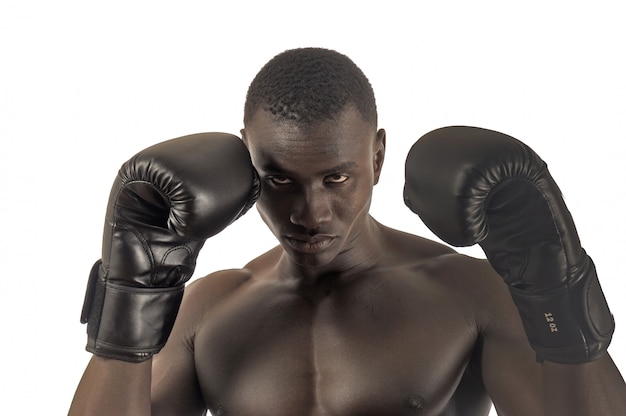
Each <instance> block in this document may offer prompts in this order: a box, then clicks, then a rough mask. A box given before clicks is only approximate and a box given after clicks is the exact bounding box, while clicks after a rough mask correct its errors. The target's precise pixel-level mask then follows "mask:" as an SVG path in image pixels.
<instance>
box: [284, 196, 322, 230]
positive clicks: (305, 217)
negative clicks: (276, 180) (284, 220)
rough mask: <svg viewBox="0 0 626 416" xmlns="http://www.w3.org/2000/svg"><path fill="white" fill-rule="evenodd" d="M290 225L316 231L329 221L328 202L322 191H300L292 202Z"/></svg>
mask: <svg viewBox="0 0 626 416" xmlns="http://www.w3.org/2000/svg"><path fill="white" fill-rule="evenodd" d="M289 219H290V220H291V223H292V224H295V225H299V226H302V227H304V228H306V229H307V230H317V229H319V228H320V227H321V226H323V225H325V224H327V223H328V222H329V221H330V219H331V209H330V201H329V199H328V196H327V195H325V192H324V191H323V190H315V189H302V190H301V192H299V194H298V196H297V197H296V198H295V200H294V201H293V207H292V210H291V215H290V218H289Z"/></svg>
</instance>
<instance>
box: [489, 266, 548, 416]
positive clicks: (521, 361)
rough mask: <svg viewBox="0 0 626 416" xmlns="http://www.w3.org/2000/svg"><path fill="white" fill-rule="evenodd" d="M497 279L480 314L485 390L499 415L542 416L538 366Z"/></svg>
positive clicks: (510, 303)
mask: <svg viewBox="0 0 626 416" xmlns="http://www.w3.org/2000/svg"><path fill="white" fill-rule="evenodd" d="M496 278H497V279H498V280H496ZM499 279H500V278H499V276H495V278H494V280H493V284H494V285H493V286H492V287H491V288H490V289H489V292H488V293H487V298H488V301H487V302H485V303H484V307H485V308H484V309H483V310H482V313H483V318H482V320H483V322H482V323H483V327H482V328H481V355H480V362H481V372H482V376H483V381H484V383H485V388H486V389H487V392H488V394H489V396H490V397H491V399H492V401H493V402H494V405H495V407H496V409H497V410H498V412H499V413H498V414H499V415H505V416H517V415H519V416H522V415H529V414H533V415H542V414H543V410H542V401H543V393H542V380H541V379H542V377H541V365H540V364H539V363H537V361H536V359H535V353H534V351H533V350H532V349H531V347H530V345H529V343H528V340H527V338H526V334H525V332H524V328H523V326H522V321H521V318H520V317H519V313H518V311H517V308H516V307H515V304H514V303H513V301H512V299H511V297H510V294H509V292H508V289H507V288H506V286H505V285H504V284H503V282H502V281H501V280H499Z"/></svg>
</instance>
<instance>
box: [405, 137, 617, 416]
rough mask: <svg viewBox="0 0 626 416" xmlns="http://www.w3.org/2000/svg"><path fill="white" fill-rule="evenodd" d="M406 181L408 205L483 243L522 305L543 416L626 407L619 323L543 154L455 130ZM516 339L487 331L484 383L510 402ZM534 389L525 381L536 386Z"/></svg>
mask: <svg viewBox="0 0 626 416" xmlns="http://www.w3.org/2000/svg"><path fill="white" fill-rule="evenodd" d="M406 178H407V183H406V186H405V202H406V203H407V205H408V206H409V207H410V208H411V209H412V210H413V211H414V212H415V213H417V214H418V215H420V217H421V218H422V220H423V221H424V223H425V224H426V225H427V226H428V227H429V228H430V229H431V230H432V231H433V232H434V233H435V234H437V235H438V236H439V237H440V238H441V239H443V240H444V241H446V242H448V243H449V244H452V245H456V246H467V245H472V244H476V243H478V244H479V245H480V246H481V248H482V249H483V251H484V252H485V254H486V256H487V259H488V260H489V263H490V264H491V266H492V267H493V269H494V270H495V271H496V272H497V273H498V274H499V275H500V276H501V277H502V279H503V280H504V282H505V283H506V287H508V292H509V295H508V296H507V297H508V298H510V299H512V300H513V304H514V306H515V307H514V308H509V309H512V310H515V309H516V310H517V312H518V313H519V317H520V318H521V323H522V327H523V331H517V332H520V333H525V334H526V338H527V340H528V342H527V343H529V344H530V346H531V347H532V349H533V350H534V352H535V355H536V361H537V362H540V363H542V364H541V377H540V379H541V380H540V381H541V386H542V387H541V388H542V391H541V397H542V399H541V403H542V407H543V413H544V414H545V415H550V416H552V415H579V414H580V415H589V414H593V415H594V416H595V415H614V414H616V413H614V411H615V409H619V408H620V407H621V408H622V409H623V407H624V403H625V400H626V394H624V393H625V389H626V386H625V385H624V381H623V379H622V378H621V376H620V375H619V372H618V371H617V369H616V368H615V365H613V363H612V362H611V360H610V358H609V357H608V353H607V348H608V346H609V343H610V341H611V337H612V335H613V331H614V328H615V325H614V322H613V317H612V315H611V313H610V311H609V308H608V305H607V303H606V299H605V298H604V295H603V293H602V289H601V287H600V283H599V281H598V277H597V275H596V270H595V267H594V264H593V261H592V260H591V258H590V257H589V256H588V255H587V253H586V252H585V251H584V250H583V248H582V247H581V245H580V241H579V239H578V234H577V232H576V228H575V226H574V223H573V220H572V218H571V215H570V213H569V211H568V210H567V208H566V206H565V203H564V201H563V198H562V196H561V193H560V190H559V189H558V186H557V185H556V183H555V182H554V180H553V179H552V177H551V176H550V174H549V172H548V170H547V167H546V164H545V163H544V162H543V161H542V160H541V159H540V158H539V156H538V155H537V154H536V153H534V152H533V151H532V149H530V148H528V146H526V145H524V144H523V143H522V142H520V141H518V140H516V139H514V138H512V137H510V136H507V135H504V134H502V133H498V132H495V131H491V130H485V129H480V128H474V127H461V126H457V127H447V128H442V129H438V130H435V131H432V132H430V133H428V134H426V135H425V136H423V137H422V138H421V139H420V140H418V142H417V143H416V144H415V145H414V146H413V148H412V149H411V152H410V153H409V156H408V158H407V175H406ZM500 296H502V295H500ZM494 312H498V311H496V310H494ZM498 313H499V312H498ZM498 319H500V317H498ZM493 321H495V320H492V322H493ZM513 331H514V330H513V329H511V328H510V327H505V326H502V325H500V324H498V323H496V324H493V325H490V326H489V331H487V332H486V333H485V350H484V352H483V357H484V359H485V362H484V365H485V366H486V372H485V377H486V378H492V382H491V385H492V389H495V390H498V389H500V390H503V391H504V394H503V395H502V396H503V397H504V398H505V401H510V397H511V395H509V396H508V397H507V391H510V387H509V386H507V387H502V388H501V387H498V386H497V383H498V382H506V383H509V384H510V385H513V386H515V387H521V386H520V385H518V383H516V382H515V381H512V380H511V379H507V377H506V376H505V375H501V374H499V372H502V370H501V369H499V368H498V367H499V365H501V364H502V362H503V361H504V356H505V355H507V354H508V351H509V348H511V347H514V346H513V345H512V343H511V342H510V339H511V335H513V336H515V334H513ZM510 351H514V352H515V351H516V350H515V349H512V350H510ZM509 359H512V360H516V359H521V355H519V354H518V356H514V357H509ZM524 362H526V363H527V362H528V361H524ZM511 377H513V376H511ZM532 382H533V380H532V379H528V380H526V386H527V388H528V387H530V388H532V386H531V383H532ZM496 394H497V393H496ZM513 394H514V393H513ZM515 411H516V410H515V409H514V408H510V411H509V412H508V413H507V412H505V413H504V414H509V413H511V412H515ZM512 414H516V413H512Z"/></svg>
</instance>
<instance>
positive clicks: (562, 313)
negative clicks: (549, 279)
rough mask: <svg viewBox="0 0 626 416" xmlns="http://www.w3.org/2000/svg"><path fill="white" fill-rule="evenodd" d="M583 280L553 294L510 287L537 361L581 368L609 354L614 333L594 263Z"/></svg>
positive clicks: (611, 319) (613, 325)
mask: <svg viewBox="0 0 626 416" xmlns="http://www.w3.org/2000/svg"><path fill="white" fill-rule="evenodd" d="M589 261H590V268H589V270H588V271H587V272H586V273H585V274H584V276H583V277H582V278H581V279H579V280H577V281H575V282H574V283H570V284H568V285H567V286H564V287H559V288H556V289H554V290H552V291H546V292H541V293H533V292H530V291H527V290H524V289H518V288H515V287H509V289H510V291H511V296H512V297H513V300H514V302H515V304H516V306H517V308H518V310H519V313H520V316H521V318H522V322H523V324H524V329H525V330H526V335H527V337H528V340H529V341H530V344H531V346H532V347H533V349H534V350H535V351H536V353H537V361H539V362H542V361H544V360H546V361H551V362H556V363H561V364H581V363H586V362H589V361H593V360H595V359H597V358H599V357H600V356H602V354H603V353H604V352H605V351H606V349H607V347H608V345H609V343H610V342H611V337H612V335H613V332H614V330H615V323H614V320H613V316H612V315H611V312H610V311H609V307H608V305H607V302H606V299H605V297H604V294H603V293H602V289H601V287H600V283H599V282H598V277H597V275H596V273H595V268H594V267H593V263H591V259H589Z"/></svg>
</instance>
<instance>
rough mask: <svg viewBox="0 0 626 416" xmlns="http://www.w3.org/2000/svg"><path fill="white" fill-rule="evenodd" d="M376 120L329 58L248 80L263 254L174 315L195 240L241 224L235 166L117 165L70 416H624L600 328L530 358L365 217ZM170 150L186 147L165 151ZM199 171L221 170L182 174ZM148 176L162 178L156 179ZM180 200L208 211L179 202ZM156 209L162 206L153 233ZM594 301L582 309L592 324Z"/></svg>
mask: <svg viewBox="0 0 626 416" xmlns="http://www.w3.org/2000/svg"><path fill="white" fill-rule="evenodd" d="M376 114H377V113H376V105H375V100H374V94H373V92H372V89H371V87H370V85H369V82H368V81H367V78H366V77H365V76H364V75H363V74H362V72H361V71H360V70H359V69H358V68H357V67H356V66H355V65H354V63H353V62H352V61H350V60H349V59H348V58H347V57H345V56H343V55H341V54H338V53H336V52H334V51H328V50H323V49H314V48H306V49H297V50H291V51H287V52H284V53H282V54H280V55H278V56H277V57H275V58H274V59H272V60H271V61H270V62H269V63H268V64H267V65H266V66H265V67H264V68H263V69H262V70H261V71H260V72H259V74H258V75H257V77H256V78H255V79H254V80H253V82H252V84H251V86H250V89H249V92H248V96H247V100H246V105H245V111H244V129H243V130H242V131H241V134H242V140H243V143H244V144H245V147H246V149H247V150H248V151H249V153H250V157H251V161H252V164H253V165H254V168H255V170H256V172H258V181H259V182H258V183H256V185H258V186H260V196H259V199H258V200H257V201H256V205H257V209H258V211H259V213H260V214H261V217H262V218H263V220H264V221H265V223H266V224H267V225H268V227H269V228H270V230H271V231H272V232H273V233H274V235H275V236H276V238H277V239H278V241H279V243H280V245H279V246H277V247H275V248H274V249H272V250H270V251H269V252H267V253H265V254H262V255H261V256H259V257H257V258H256V259H254V260H252V261H251V262H250V263H248V264H247V265H246V266H245V267H244V268H243V269H240V270H226V271H220V272H217V273H214V274H212V275H209V276H207V277H205V278H202V279H199V280H197V281H195V282H194V283H193V284H191V285H189V287H188V288H187V289H186V290H185V294H184V299H183V301H182V304H181V306H180V310H179V311H178V314H177V316H176V308H177V299H179V298H178V297H179V296H180V293H182V289H178V288H181V287H182V284H183V283H184V281H185V280H186V279H188V278H189V275H190V271H193V264H194V261H195V256H197V252H198V250H199V249H200V247H201V245H202V241H204V240H203V239H205V238H207V237H209V236H210V235H213V234H215V233H216V232H219V230H220V229H222V228H223V227H224V226H226V225H227V224H228V223H229V222H230V221H232V220H233V219H234V218H236V217H237V216H239V215H241V214H242V213H243V212H244V211H245V210H246V209H247V208H248V207H249V205H250V204H251V203H252V202H253V201H254V199H255V198H256V196H258V195H257V194H258V192H257V191H258V190H257V189H256V188H255V181H253V180H249V177H250V174H249V168H248V167H247V166H246V160H245V159H246V157H245V155H243V154H241V153H238V152H239V151H238V150H232V148H231V144H230V143H231V142H228V145H226V144H225V143H226V142H227V140H226V139H228V138H224V137H219V138H218V139H219V140H214V141H212V142H211V143H213V142H220V144H219V145H216V146H218V147H216V148H212V149H211V151H210V152H207V155H202V157H203V158H204V159H202V158H200V157H199V158H198V159H197V160H196V159H194V157H193V156H194V154H195V153H198V152H201V151H202V150H201V149H204V147H202V146H199V145H198V144H197V143H196V142H194V140H196V139H197V138H191V139H189V138H183V140H182V141H181V140H180V139H179V141H176V142H172V143H167V142H166V143H165V144H163V145H161V147H159V146H157V147H155V148H153V149H152V148H151V149H148V150H147V151H146V152H144V153H143V154H142V155H139V156H137V157H136V158H134V159H131V161H130V162H129V164H127V165H125V167H124V169H123V170H122V173H121V175H122V176H123V177H124V179H119V180H118V182H116V185H115V186H114V190H113V192H112V198H114V201H115V202H114V203H111V205H110V209H109V211H108V212H107V227H109V228H108V229H109V231H106V230H105V244H104V247H103V259H102V262H101V263H97V265H96V267H94V271H93V272H92V277H91V279H90V289H89V290H88V295H87V300H86V309H85V311H84V315H85V318H84V321H87V322H89V326H88V332H89V342H88V349H89V350H90V351H92V352H94V354H95V355H94V357H93V359H92V361H91V362H90V363H89V365H88V367H87V369H86V371H85V374H84V376H83V379H82V380H81V383H80V385H79V387H78V389H77V392H76V396H75V398H74V402H73V403H72V408H71V410H70V414H89V415H95V414H115V415H120V414H133V415H134V414H137V415H144V414H146V415H147V414H153V415H193V414H198V415H200V414H203V413H204V412H205V411H206V410H207V409H208V410H210V412H211V413H212V414H213V415H216V416H217V415H252V414H254V415H272V416H277V415H320V416H321V415H342V416H348V415H413V414H420V415H442V416H443V415H446V416H450V415H487V414H488V412H489V409H490V406H491V403H492V401H493V403H495V406H496V408H497V409H498V412H499V414H502V415H507V416H515V415H519V416H526V415H590V414H594V415H620V414H626V394H625V393H626V386H625V384H624V381H623V379H622V378H621V375H620V374H619V371H618V370H617V368H616V367H615V365H614V364H613V362H612V361H611V359H610V357H609V355H608V353H607V352H606V346H607V345H608V341H607V338H608V339H610V333H612V321H610V322H608V323H607V319H606V316H605V315H606V314H605V315H602V316H601V317H602V319H603V320H604V321H603V322H601V323H602V324H604V325H605V326H607V328H608V329H607V331H605V332H607V333H608V335H606V334H604V335H605V337H604V338H602V336H600V337H598V340H597V342H595V341H594V340H593V339H591V338H592V337H589V338H590V339H589V340H587V339H585V340H584V341H585V342H586V343H587V342H589V345H592V347H593V346H596V347H597V348H595V349H594V348H592V347H590V348H587V345H585V348H584V351H583V354H582V358H580V354H578V352H576V354H573V353H572V354H570V352H569V350H568V352H567V353H562V351H561V349H558V351H557V352H554V349H550V348H548V349H542V347H541V346H537V347H536V348H535V351H533V349H532V348H531V346H530V345H529V339H528V338H527V332H528V327H527V328H525V327H524V325H527V326H528V325H529V324H528V323H527V322H526V321H524V322H522V319H520V313H519V312H518V310H520V311H521V310H523V309H520V308H521V307H520V304H518V305H517V307H516V304H515V303H514V301H513V299H512V296H511V292H510V290H509V288H508V287H507V285H506V284H504V283H503V279H502V277H501V276H500V275H498V274H497V273H496V272H495V271H494V269H493V268H492V266H490V264H489V263H488V262H487V261H485V260H478V259H473V258H470V257H467V256H463V255H460V254H457V253H456V252H455V251H454V250H452V249H451V248H449V247H448V246H444V245H442V244H440V243H436V242H433V241H429V240H426V239H423V238H420V237H417V236H413V235H409V234H406V233H403V232H401V231H397V230H393V229H390V228H388V227H385V226H384V225H382V224H380V223H378V222H377V221H376V220H375V219H374V218H372V217H371V216H370V214H369V206H370V202H371V197H372V189H373V186H374V185H375V184H376V183H377V181H378V178H379V176H380V173H381V169H382V166H383V162H384V157H385V144H386V136H385V131H384V130H382V129H378V127H377V116H376ZM222 139H224V144H221V140H222ZM235 141H237V142H238V140H235ZM189 143H191V145H189V146H190V147H189V149H191V151H180V154H178V153H176V152H178V149H180V147H181V146H187V145H188V144H189ZM233 146H234V145H233ZM174 149H176V150H174ZM174 153H176V154H174ZM190 154H191V155H192V156H189V155H190ZM154 155H157V156H154ZM429 157H430V156H429ZM157 158H159V159H158V160H159V163H155V162H154V161H155V160H156V159H157ZM181 158H182V159H184V162H181V161H180V160H179V159H181ZM207 158H210V159H211V163H215V164H219V162H220V159H221V160H227V161H228V163H227V164H226V165H224V164H221V165H219V167H218V168H216V171H217V172H218V173H219V174H218V173H215V172H213V173H212V174H207V173H202V174H201V173H199V172H200V170H201V168H200V166H201V167H202V169H204V168H205V167H206V165H207V164H209V163H208V162H207V160H206V159H207ZM146 160H147V161H149V163H147V162H145V161H146ZM162 160H166V161H167V163H166V162H163V163H161V161H162ZM131 162H132V163H131ZM154 165H159V167H157V168H154ZM129 166H130V167H129ZM170 166H175V168H171V167H170ZM150 169H162V170H168V169H169V172H168V175H165V176H166V177H167V179H162V178H161V177H162V176H164V175H152V174H146V173H145V171H149V170H150ZM126 170H131V171H132V173H130V174H128V175H127V174H126V173H125V172H126ZM138 172H139V173H138ZM172 172H174V174H172ZM446 172H447V171H446ZM159 173H161V172H159ZM137 174H140V175H143V176H141V177H140V179H132V180H128V179H125V178H126V177H127V176H132V175H137ZM442 176H445V175H442ZM146 177H150V179H149V180H150V181H152V182H151V185H150V186H151V187H150V191H146V188H142V187H144V186H145V182H146V180H147V179H146ZM153 177H154V178H156V179H154V178H153ZM171 178H173V179H171ZM181 178H182V179H181ZM238 178H246V179H245V180H244V179H241V180H239V179H238ZM231 179H232V180H235V179H236V182H235V184H232V183H229V185H228V186H222V184H221V181H230V180H231ZM196 180H197V181H199V183H201V185H202V186H196ZM187 181H188V182H189V183H191V185H190V186H189V188H190V189H192V190H191V191H189V190H187V191H185V190H183V191H182V192H183V195H182V196H181V195H179V192H181V191H180V190H179V188H180V187H178V186H172V185H171V182H175V184H176V182H179V183H180V184H187ZM203 181H204V182H203ZM407 186H408V187H409V189H408V190H407V200H408V202H409V205H410V206H411V204H413V203H412V202H411V201H410V200H411V198H414V196H413V195H412V192H411V189H410V188H411V186H410V185H407ZM217 188H219V190H218V191H215V195H217V196H215V195H213V194H211V195H208V196H207V195H205V194H204V192H207V193H208V191H205V189H211V190H213V189H217ZM153 189H156V190H157V191H152V190H153ZM232 189H235V190H236V191H232ZM233 192H234V194H236V197H232V194H233ZM189 194H193V195H194V196H195V195H196V194H202V195H203V197H202V198H195V199H198V200H210V201H212V202H211V203H206V204H205V205H203V206H202V208H201V209H200V208H198V207H196V206H192V205H188V204H190V203H189V201H190V200H192V199H194V198H188V196H189ZM164 200H169V201H174V202H172V203H171V205H172V207H170V205H169V203H165V202H163V201H164ZM230 201H234V202H232V203H231V202H230ZM177 203H179V204H183V205H184V206H185V209H179V208H176V204H177ZM427 203H428V202H427ZM430 204H431V205H432V206H434V207H436V208H437V203H436V201H434V202H432V203H430ZM414 205H415V206H411V207H412V209H415V210H416V212H422V211H420V210H419V209H418V208H417V205H419V204H417V203H415V204H414ZM215 206H218V208H223V207H224V206H227V208H223V209H216V208H214V207H215ZM163 207H167V208H168V209H171V210H177V211H176V215H174V216H171V215H170V217H169V218H168V219H167V222H168V225H167V227H166V226H164V225H163V223H164V222H165V221H164V219H163V215H162V213H163V211H164V210H165V208H163ZM207 207H210V209H209V208H207ZM438 208H440V209H439V210H440V211H445V209H444V208H443V207H438ZM144 211H148V212H149V213H151V214H149V215H148V214H144ZM208 211H211V212H208ZM217 211H219V215H218V214H216V213H215V212H217ZM190 212H191V214H190ZM207 212H208V213H207ZM224 212H227V213H228V215H225V214H224ZM205 217H207V218H205ZM216 217H219V220H216ZM172 218H173V219H172ZM122 219H123V220H124V221H125V222H123V221H122ZM138 219H139V220H138ZM448 222H449V221H448ZM510 222H511V221H504V223H506V224H508V223H510ZM172 223H174V224H172ZM206 223H210V226H205V225H204V224H206ZM121 224H122V225H121ZM190 224H191V226H190ZM168 227H169V229H170V230H172V232H170V233H169V234H166V236H165V237H164V235H165V234H163V231H162V230H163V229H167V228H168ZM203 227H204V228H206V229H202V230H201V231H199V230H196V229H200V228H203ZM495 234H496V235H497V233H495ZM157 236H158V238H157ZM242 238H245V236H242ZM161 246H163V247H161ZM145 247H148V248H149V249H146V248H145ZM172 247H173V248H172ZM181 247H182V248H181ZM146 253H147V254H149V257H150V259H152V258H153V257H154V256H155V254H154V253H165V254H162V258H163V259H164V260H163V261H162V262H161V263H159V265H156V266H155V264H157V263H158V262H156V261H152V260H150V262H146V264H148V263H149V264H148V266H146V267H147V268H146V270H147V273H146V275H149V278H143V277H140V275H141V273H140V272H137V271H136V269H137V268H139V269H141V267H143V266H142V264H143V263H142V261H140V259H142V258H143V257H142V256H144V255H146ZM171 253H178V254H177V255H176V256H178V257H176V256H174V257H175V260H174V261H173V262H172V260H171V259H172V256H171ZM180 253H183V254H180ZM159 255H160V254H159ZM216 255H219V253H216ZM488 255H489V253H488ZM168 256H169V257H168ZM120 259H122V260H120ZM177 262H178V263H177ZM161 264H163V265H165V266H167V267H165V266H163V267H161V266H160V265H161ZM171 264H177V266H176V267H170V266H171ZM498 264H499V263H498ZM180 265H182V266H180ZM157 266H158V267H157ZM159 267H160V268H159ZM181 267H182V269H181ZM129 270H130V271H129ZM155 270H156V271H155ZM163 270H165V271H164V272H163ZM155 276H156V277H155ZM154 279H157V280H158V282H157V284H155V283H154ZM139 286H140V288H136V287H139ZM170 288H173V289H171V290H170ZM514 289H516V288H514ZM517 289H519V288H517ZM521 289H524V288H523V287H522V288H521ZM155 290H156V292H158V293H159V294H158V295H154V293H156V292H155ZM511 290H513V289H511ZM515 293H517V292H515ZM516 296H517V295H516ZM518 297H519V296H518ZM103 299H104V300H103ZM516 301H517V300H516ZM602 301H603V298H602V297H601V296H599V295H598V296H596V297H595V298H593V299H591V303H593V304H594V305H599V306H598V307H597V308H596V309H598V310H601V311H602V310H603V308H604V304H603V303H602ZM520 302H522V301H520ZM154 304H157V305H159V306H158V307H155V306H153V305H154ZM94 305H95V306H94ZM172 305H173V306H172ZM172 310H173V311H174V312H173V313H172V312H171V311H172ZM120 311H121V312H120ZM172 314H173V315H174V316H176V321H175V323H174V324H173V325H174V326H173V329H172V331H171V334H170V335H169V338H167V334H168V333H169V330H168V329H167V328H166V329H163V330H161V328H162V327H164V328H165V327H167V323H163V322H168V320H169V318H168V319H163V321H160V320H159V319H160V315H172ZM110 315H115V318H111V317H110ZM171 320H173V318H172V319H171ZM591 321H593V320H591ZM128 322H131V324H129V323H128ZM145 322H150V324H146V323H145ZM154 328H156V329H154ZM525 329H526V331H525ZM120 334H123V335H120ZM146 334H147V335H146ZM163 334H165V335H163ZM165 338H167V344H165V346H164V347H163V348H162V350H160V352H159V353H158V354H154V353H155V352H157V351H158V350H159V349H160V348H161V344H162V343H163V342H164V340H165ZM530 338H532V337H530ZM146 339H149V342H148V343H149V344H150V347H149V348H143V345H144V344H145V342H144V340H146ZM534 341H536V340H535V339H531V343H533V342H534ZM593 342H595V343H593ZM533 346H535V344H533ZM590 351H591V352H594V354H593V356H591V354H590ZM574 356H575V357H574ZM572 357H574V358H572ZM538 358H539V359H538ZM560 359H562V361H567V362H568V363H567V364H564V363H560V362H559V360H560ZM568 360H569V361H568ZM570 361H571V362H570ZM574 361H575V362H574Z"/></svg>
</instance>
